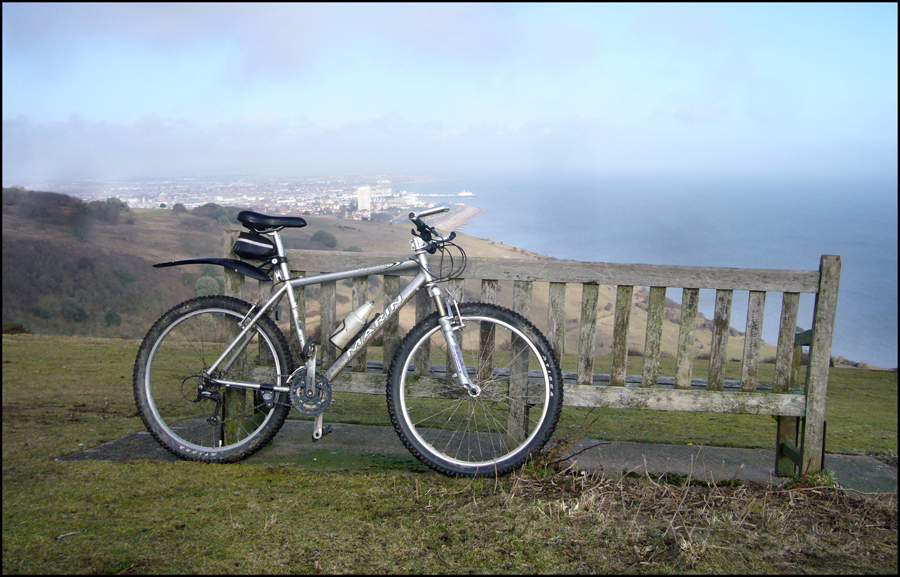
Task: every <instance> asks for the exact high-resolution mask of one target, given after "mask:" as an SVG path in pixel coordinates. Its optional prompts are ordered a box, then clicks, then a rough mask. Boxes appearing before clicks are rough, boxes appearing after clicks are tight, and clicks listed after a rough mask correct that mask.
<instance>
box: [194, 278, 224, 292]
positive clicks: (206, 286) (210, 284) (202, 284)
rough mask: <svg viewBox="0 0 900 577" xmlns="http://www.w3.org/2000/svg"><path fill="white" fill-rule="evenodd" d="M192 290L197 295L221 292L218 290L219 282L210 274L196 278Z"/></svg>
mask: <svg viewBox="0 0 900 577" xmlns="http://www.w3.org/2000/svg"><path fill="white" fill-rule="evenodd" d="M194 292H196V293H197V296H198V297H202V296H208V295H218V294H222V293H221V292H219V283H218V282H217V281H216V279H214V278H213V277H211V276H202V277H200V278H198V279H197V284H195V285H194Z"/></svg>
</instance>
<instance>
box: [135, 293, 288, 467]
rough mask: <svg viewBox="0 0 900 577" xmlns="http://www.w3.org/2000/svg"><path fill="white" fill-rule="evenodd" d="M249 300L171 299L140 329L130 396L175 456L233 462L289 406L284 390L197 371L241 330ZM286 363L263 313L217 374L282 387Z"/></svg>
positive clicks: (264, 439) (273, 429) (272, 428)
mask: <svg viewBox="0 0 900 577" xmlns="http://www.w3.org/2000/svg"><path fill="white" fill-rule="evenodd" d="M250 308H251V307H250V304H249V303H247V302H244V301H242V300H239V299H235V298H231V297H225V296H207V297H198V298H195V299H191V300H188V301H185V302H183V303H181V304H179V305H176V306H175V307H173V308H172V309H171V310H169V311H168V312H167V313H165V314H164V315H163V316H162V317H161V318H160V319H159V320H158V321H156V324H154V325H153V327H152V328H151V329H150V332H148V333H147V336H146V337H145V338H144V342H143V343H142V344H141V348H140V350H139V351H138V355H137V359H136V360H135V364H134V399H135V403H136V404H137V408H138V413H139V414H140V415H141V418H142V419H143V421H144V424H145V425H146V426H147V429H148V430H149V431H150V433H151V434H152V435H153V437H154V438H155V439H156V440H157V441H159V442H160V444H162V445H163V447H165V448H166V449H168V450H169V451H170V452H172V453H173V454H175V455H176V456H178V457H181V458H182V459H188V460H195V461H205V462H220V463H226V462H232V461H238V460H240V459H244V458H246V457H248V456H250V455H252V454H253V453H255V452H256V451H258V450H259V449H261V448H262V447H263V446H265V445H266V443H268V442H269V441H271V440H272V438H273V437H274V436H275V434H276V433H277V432H278V430H279V429H280V428H281V425H282V424H283V423H284V420H285V418H286V417H287V414H288V412H289V411H290V400H289V398H288V395H287V394H286V393H276V394H275V395H274V398H273V399H272V400H270V402H269V403H268V404H267V403H266V402H265V400H264V399H263V397H262V392H261V391H258V390H248V389H241V388H228V387H224V386H219V385H216V384H214V383H213V382H212V381H210V380H209V379H207V378H206V377H205V376H204V371H205V370H206V369H207V368H208V367H210V366H211V365H212V363H213V362H214V361H215V360H216V359H217V358H219V356H220V355H221V354H222V352H223V351H225V349H226V347H228V345H229V344H230V343H231V342H232V341H233V340H234V339H235V337H237V335H238V334H239V333H240V330H241V327H240V322H241V321H242V320H243V319H244V318H245V317H246V315H247V314H248V312H249V311H250ZM292 371H293V362H292V358H291V356H290V352H289V348H288V345H287V342H286V341H285V338H284V335H283V334H282V332H281V330H280V329H279V328H278V326H277V325H275V323H274V322H272V320H271V319H269V318H268V317H267V316H263V317H262V319H261V320H260V321H259V322H258V323H257V324H256V325H255V326H254V327H253V328H252V329H251V331H250V333H249V337H248V338H245V339H244V340H243V342H242V343H241V344H240V346H239V347H237V348H236V349H235V350H234V351H233V352H232V353H230V354H229V355H228V356H227V357H226V361H225V362H223V363H222V364H221V365H220V368H219V369H218V370H217V371H215V372H214V373H213V374H212V375H208V376H212V377H214V378H216V379H223V380H230V381H237V382H250V383H256V384H265V385H276V386H283V385H284V382H285V381H286V380H287V377H288V376H289V375H290V374H291V372H292Z"/></svg>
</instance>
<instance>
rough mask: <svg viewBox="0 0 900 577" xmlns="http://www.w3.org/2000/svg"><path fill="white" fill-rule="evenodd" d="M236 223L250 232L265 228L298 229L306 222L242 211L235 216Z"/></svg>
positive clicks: (293, 217)
mask: <svg viewBox="0 0 900 577" xmlns="http://www.w3.org/2000/svg"><path fill="white" fill-rule="evenodd" d="M237 219H238V222H240V223H241V224H243V225H244V226H246V227H247V228H249V229H251V230H265V229H267V228H280V227H285V228H291V227H294V228H300V227H301V226H306V221H305V220H303V219H302V218H300V217H299V216H269V215H267V214H260V213H258V212H253V211H251V210H242V211H241V212H239V213H238V216H237Z"/></svg>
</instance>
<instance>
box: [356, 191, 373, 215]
mask: <svg viewBox="0 0 900 577" xmlns="http://www.w3.org/2000/svg"><path fill="white" fill-rule="evenodd" d="M356 209H357V210H372V189H371V188H369V187H368V186H360V187H359V188H357V189H356Z"/></svg>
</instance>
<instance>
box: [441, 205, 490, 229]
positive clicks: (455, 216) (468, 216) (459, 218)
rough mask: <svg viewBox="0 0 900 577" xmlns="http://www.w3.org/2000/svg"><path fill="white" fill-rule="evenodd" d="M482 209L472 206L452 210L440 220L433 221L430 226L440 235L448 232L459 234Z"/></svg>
mask: <svg viewBox="0 0 900 577" xmlns="http://www.w3.org/2000/svg"><path fill="white" fill-rule="evenodd" d="M481 212H482V209H480V208H477V207H474V206H465V207H463V208H462V209H460V210H456V209H453V210H451V211H450V212H449V213H448V214H447V215H445V216H444V217H443V218H441V219H440V220H435V221H434V223H433V224H432V226H434V227H435V228H437V229H438V230H439V231H441V232H442V233H448V232H450V231H456V232H459V231H460V230H461V229H462V228H463V227H464V226H466V224H467V223H468V222H469V221H470V220H472V219H473V218H475V217H476V216H478V215H479V214H481Z"/></svg>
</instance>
